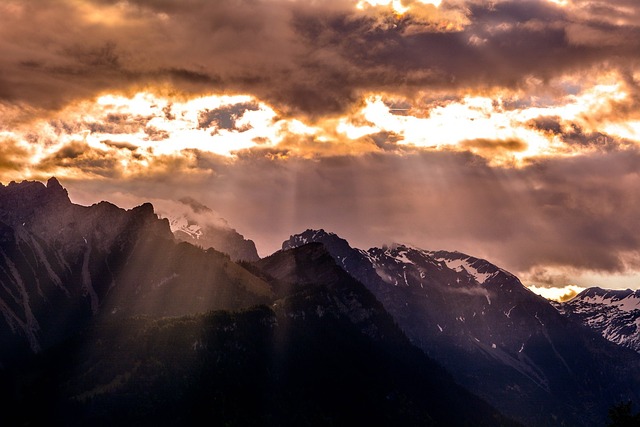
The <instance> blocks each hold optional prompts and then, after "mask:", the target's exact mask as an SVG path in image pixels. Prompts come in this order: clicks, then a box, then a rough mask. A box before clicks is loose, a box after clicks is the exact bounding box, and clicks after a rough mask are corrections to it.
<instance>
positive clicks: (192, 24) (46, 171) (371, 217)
mask: <svg viewBox="0 0 640 427" xmlns="http://www.w3.org/2000/svg"><path fill="white" fill-rule="evenodd" d="M639 18H640V4H638V2H636V1H633V0H613V1H608V2H603V1H590V0H553V1H551V0H493V1H484V0H442V1H424V0H402V1H400V0H395V1H390V0H389V1H383V0H375V1H374V0H366V1H365V0H363V1H356V0H326V1H322V2H307V1H302V0H238V1H234V2H229V1H217V0H213V1H212V0H186V1H184V0H183V1H178V0H128V1H116V0H88V1H82V2H80V1H75V0H55V1H51V0H27V1H24V0H21V1H17V0H7V1H4V2H2V4H0V70H2V71H1V72H0V181H3V182H7V181H9V180H14V179H15V180H20V179H25V178H31V179H46V178H48V177H49V176H51V175H57V176H58V177H60V178H61V179H62V181H63V183H64V184H65V185H67V186H68V187H69V188H70V191H71V196H72V197H75V199H76V200H77V201H79V202H83V203H92V202H95V201H98V200H99V199H109V200H112V201H114V202H118V201H121V202H122V203H124V204H129V203H131V202H132V201H134V200H135V201H144V200H147V199H157V200H159V201H160V202H159V203H162V202H161V201H162V200H164V201H165V202H166V203H171V200H178V199H180V198H182V197H184V196H192V197H194V198H195V199H197V200H199V201H201V202H203V203H204V204H206V205H208V206H211V207H212V208H214V209H215V210H216V211H218V212H220V214H221V215H222V216H223V217H225V218H226V219H227V220H229V222H230V224H231V225H232V226H234V227H236V228H237V229H238V230H240V231H241V232H242V233H243V234H245V235H247V236H248V237H251V238H254V239H255V240H256V242H257V244H258V247H259V250H260V251H261V252H262V254H263V255H266V254H268V253H269V252H271V251H273V250H275V249H276V248H277V247H278V245H279V243H280V241H282V240H284V239H285V238H286V237H287V236H288V235H289V234H290V233H295V232H298V231H300V230H304V229H306V228H308V227H324V228H327V229H331V230H334V231H336V232H338V233H340V234H342V235H344V236H345V237H347V238H348V239H349V240H350V241H352V243H354V244H355V245H357V246H360V247H367V246H370V245H380V244H381V243H383V242H391V241H403V242H408V243H413V244H415V245H417V246H420V247H424V248H426V249H440V248H445V249H458V250H461V251H466V252H469V253H471V254H474V255H477V256H484V257H486V258H487V259H489V260H492V261H495V262H496V263H499V264H501V265H503V266H504V267H506V268H509V269H511V270H513V271H515V272H518V273H522V274H525V275H526V277H528V278H529V279H530V280H531V281H532V282H535V283H538V284H541V285H542V284H544V285H548V286H560V287H563V286H565V285H567V284H568V282H574V281H575V280H576V279H575V278H576V277H578V276H580V275H581V274H586V272H598V273H599V274H618V273H620V274H622V273H624V274H627V275H630V274H637V272H639V271H640V245H639V244H640V242H639V241H638V240H639V239H640V237H638V235H637V234H638V233H637V231H636V230H638V229H640V227H639V226H640V224H639V220H638V218H640V197H639V196H638V192H637V188H640V187H639V185H640V175H639V174H638V170H640V148H639V147H640V113H639V112H640V108H639V107H640V69H639V65H640V56H639V55H638V52H640V19H639ZM589 274H591V273H589ZM594 274H595V273H594ZM581 285H583V283H581ZM638 286H640V280H639V281H638Z"/></svg>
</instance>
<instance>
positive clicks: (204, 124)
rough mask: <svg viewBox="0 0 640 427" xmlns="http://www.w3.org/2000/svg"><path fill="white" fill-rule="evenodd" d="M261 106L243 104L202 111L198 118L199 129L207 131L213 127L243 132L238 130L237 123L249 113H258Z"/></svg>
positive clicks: (253, 103) (251, 103)
mask: <svg viewBox="0 0 640 427" xmlns="http://www.w3.org/2000/svg"><path fill="white" fill-rule="evenodd" d="M259 108H260V106H259V105H258V104H257V103H255V102H243V103H240V104H235V105H228V106H223V107H220V108H216V109H213V110H209V109H207V110H204V111H201V112H200V114H199V117H198V128H200V129H207V128H210V127H212V126H214V127H216V128H218V129H225V130H243V129H242V128H240V129H239V128H236V121H237V120H238V119H239V118H240V117H242V115H243V114H244V113H245V112H247V111H256V110H258V109H259Z"/></svg>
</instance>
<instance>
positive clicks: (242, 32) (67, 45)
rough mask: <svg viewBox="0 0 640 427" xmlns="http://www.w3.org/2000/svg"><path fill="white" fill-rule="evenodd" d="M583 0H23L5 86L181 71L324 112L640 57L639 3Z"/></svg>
mask: <svg viewBox="0 0 640 427" xmlns="http://www.w3.org/2000/svg"><path fill="white" fill-rule="evenodd" d="M574 3H575V4H576V5H577V6H571V7H566V8H561V7H558V6H556V5H554V4H552V3H550V2H547V1H543V0H528V1H527V0H525V1H521V0H518V1H515V0H512V1H498V2H484V1H472V0H470V1H468V2H466V3H450V2H447V1H444V2H443V4H442V6H441V7H440V8H439V9H435V8H433V7H431V6H426V5H421V6H420V8H418V6H417V4H418V3H416V6H411V7H412V9H410V10H409V12H407V13H406V14H404V15H402V16H395V15H393V14H392V13H390V12H389V10H388V9H387V11H386V12H384V10H383V9H382V8H377V9H375V8H371V10H365V11H359V10H357V9H356V8H355V7H354V6H355V2H353V1H347V0H344V1H337V0H336V1H327V2H301V1H279V0H273V1H255V0H253V1H249V0H242V1H235V2H226V1H205V0H190V1H177V0H176V1H169V0H164V1H150V0H149V1H147V0H131V1H128V2H116V1H106V0H103V1H98V0H93V1H86V2H72V1H70V0H69V1H66V0H60V1H55V2H51V1H43V0H31V1H23V2H13V1H10V2H7V3H6V4H5V5H3V6H1V8H2V10H0V12H2V17H1V18H0V21H1V25H0V54H1V55H0V66H1V68H2V70H3V73H2V74H1V75H0V97H1V98H2V99H4V100H5V102H26V103H30V104H33V105H37V106H39V107H45V108H56V107H60V106H62V105H64V104H65V103H67V102H71V101H72V100H74V99H79V98H84V97H89V96H93V95H96V94H98V93H100V92H102V91H107V90H125V91H126V90H137V89H140V88H144V87H149V86H151V87H153V86H157V85H161V84H163V83H167V82H168V83H171V84H173V85H175V86H178V87H179V88H181V89H183V90H186V91H190V92H194V93H197V92H218V91H232V92H249V93H251V94H254V95H256V96H258V97H259V98H260V99H263V100H265V101H267V102H269V103H272V104H274V105H275V106H276V108H278V109H279V110H280V111H282V112H289V113H295V112H302V113H306V114H311V115H318V114H327V113H339V112H342V111H344V110H345V109H348V108H350V107H351V106H352V104H353V103H354V102H357V101H358V100H359V99H360V95H361V94H362V93H363V92H368V91H377V90H380V91H386V92H399V93H403V92H404V93H406V94H411V93H413V92H414V91H415V90H416V89H430V90H435V89H457V88H465V90H468V89H469V88H471V89H473V88H479V89H482V88H486V87H491V86H508V87H519V86H521V85H524V84H525V82H526V81H528V79H530V78H531V77H536V78H539V79H540V80H541V81H543V82H544V81H547V80H549V79H551V78H553V77H554V76H557V75H560V74H562V73H568V72H581V71H588V70H590V69H591V68H592V67H594V66H601V65H602V64H603V63H604V64H606V65H605V67H610V68H613V69H616V68H618V67H626V68H627V69H634V68H635V67H636V66H637V54H638V49H639V48H640V30H639V28H638V26H637V22H638V20H637V19H636V20H633V19H624V16H622V15H623V13H622V11H623V9H621V8H622V7H624V14H626V16H637V15H638V10H639V9H640V8H639V6H638V5H637V4H636V3H635V2H628V1H622V0H618V1H614V2H608V3H602V2H574ZM429 8H431V9H429ZM425 10H427V11H428V12H429V13H426V12H424V11H425ZM420 11H422V12H420ZM419 12H420V13H419ZM458 21H459V22H458ZM447 23H448V24H451V25H450V26H449V27H447V25H446V24H447Z"/></svg>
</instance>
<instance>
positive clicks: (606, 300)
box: [556, 287, 640, 353]
mask: <svg viewBox="0 0 640 427" xmlns="http://www.w3.org/2000/svg"><path fill="white" fill-rule="evenodd" d="M556 307H557V308H558V310H559V311H560V312H561V313H563V314H565V315H566V316H567V317H569V318H571V319H577V320H579V321H580V322H581V323H583V324H585V325H587V326H589V327H590V328H592V329H594V330H595V331H597V332H598V333H600V334H601V335H602V336H603V337H605V338H606V339H608V340H609V341H611V342H614V343H616V344H619V345H621V346H623V347H627V348H630V349H632V350H635V351H637V352H639V353H640V290H635V291H632V290H631V289H627V290H610V289H601V288H597V287H594V288H589V289H585V290H584V291H582V292H581V293H579V294H578V295H576V296H575V297H574V298H573V299H571V300H569V301H567V302H564V303H561V304H557V305H556Z"/></svg>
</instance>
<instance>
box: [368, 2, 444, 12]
mask: <svg viewBox="0 0 640 427" xmlns="http://www.w3.org/2000/svg"><path fill="white" fill-rule="evenodd" d="M403 3H404V2H403V1H402V0H360V1H359V2H358V4H357V5H356V7H357V8H358V9H361V10H362V9H365V8H366V7H371V6H390V7H391V8H392V9H393V10H394V12H395V13H397V14H398V15H402V14H404V13H407V12H408V11H410V10H411V3H413V2H410V3H409V5H407V6H405V5H404V4H403ZM415 3H421V4H424V5H428V4H430V5H433V6H435V7H439V6H440V4H442V0H416V1H415Z"/></svg>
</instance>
